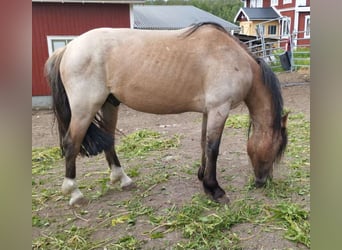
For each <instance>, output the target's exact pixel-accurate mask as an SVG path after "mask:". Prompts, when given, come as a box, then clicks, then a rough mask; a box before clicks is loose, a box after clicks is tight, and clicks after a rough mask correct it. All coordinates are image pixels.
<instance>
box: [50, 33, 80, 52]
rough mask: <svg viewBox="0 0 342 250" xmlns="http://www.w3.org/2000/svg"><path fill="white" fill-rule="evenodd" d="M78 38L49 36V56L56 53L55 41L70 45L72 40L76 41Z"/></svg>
mask: <svg viewBox="0 0 342 250" xmlns="http://www.w3.org/2000/svg"><path fill="white" fill-rule="evenodd" d="M76 37H77V36H47V37H46V39H47V43H48V51H49V56H50V55H52V53H53V52H54V51H55V49H54V47H53V41H65V45H66V44H68V43H69V42H70V41H71V40H73V39H75V38H76Z"/></svg>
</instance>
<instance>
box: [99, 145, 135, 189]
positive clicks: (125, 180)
mask: <svg viewBox="0 0 342 250" xmlns="http://www.w3.org/2000/svg"><path fill="white" fill-rule="evenodd" d="M105 155H106V159H107V162H108V166H109V168H110V170H111V173H110V182H111V184H115V183H116V182H118V181H120V186H121V188H122V189H126V190H127V189H131V188H132V187H134V183H133V181H132V179H131V178H130V177H128V175H127V174H126V173H125V171H124V170H123V168H122V167H121V164H120V162H119V159H118V157H117V155H116V152H115V150H114V149H111V150H108V151H105Z"/></svg>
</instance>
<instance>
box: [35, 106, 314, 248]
mask: <svg viewBox="0 0 342 250" xmlns="http://www.w3.org/2000/svg"><path fill="white" fill-rule="evenodd" d="M248 124H249V117H248V115H232V116H230V118H229V120H228V121H227V123H226V127H229V128H233V129H236V130H244V131H245V130H246V128H247V127H248ZM288 133H289V144H288V148H287V150H286V153H285V158H284V159H283V161H282V165H281V166H278V168H286V176H285V177H284V178H277V179H275V180H274V181H272V182H268V183H267V185H266V187H265V188H263V189H256V188H255V187H254V185H253V181H254V179H253V177H252V176H250V179H249V181H248V182H247V183H246V184H245V185H244V186H232V187H231V188H230V189H229V190H228V189H227V192H228V193H232V192H234V196H237V195H238V197H236V198H235V199H232V201H231V203H230V204H229V205H221V204H217V203H215V202H213V201H211V200H210V199H208V197H207V196H205V195H204V194H202V190H198V193H195V194H194V195H193V196H192V198H191V199H190V200H189V201H187V202H184V203H183V204H174V203H172V202H170V201H168V200H167V193H166V194H165V196H164V197H165V199H166V200H165V201H163V200H160V201H163V202H161V204H154V205H153V203H149V201H153V199H154V197H155V195H158V194H160V195H163V192H164V191H163V190H164V189H165V188H164V186H165V187H167V184H168V183H169V182H170V181H171V180H173V181H174V180H177V178H183V180H184V178H185V179H186V180H188V179H193V178H195V177H194V174H196V171H197V168H198V166H199V162H193V163H189V165H186V166H184V167H182V168H181V169H182V170H181V172H179V173H181V174H179V173H175V171H176V170H175V168H173V166H171V165H169V164H168V163H165V162H163V161H162V157H163V156H162V154H155V153H156V152H162V151H164V150H166V149H168V150H170V149H174V148H177V147H178V146H179V145H180V138H181V136H179V135H177V136H171V137H170V136H169V137H168V136H167V135H164V134H160V133H158V132H155V131H151V130H142V131H136V132H134V133H132V134H130V135H128V136H127V137H124V138H122V139H121V142H120V144H119V145H118V148H119V150H120V154H122V155H123V157H124V158H125V159H126V161H130V160H131V159H136V158H138V159H140V160H139V161H137V162H133V161H131V163H132V164H131V165H130V166H128V167H127V168H126V172H127V173H129V175H130V176H131V177H133V178H135V179H136V180H135V181H136V183H137V186H138V188H137V190H133V191H129V192H128V193H127V194H129V195H128V196H127V197H126V198H121V199H118V200H115V199H113V200H107V201H103V200H99V197H104V195H105V194H106V193H107V192H108V190H109V189H110V187H108V186H107V183H108V176H107V172H105V171H103V172H101V173H100V177H99V175H95V174H94V175H93V174H89V175H88V174H87V179H86V181H83V182H82V184H81V185H80V188H81V187H82V190H83V191H84V192H85V194H86V195H87V197H88V198H90V200H91V202H94V203H96V204H97V203H99V202H102V203H101V208H100V209H98V210H96V211H92V210H91V207H90V208H86V209H81V210H77V211H78V213H79V216H84V217H86V216H88V215H90V214H92V215H93V216H92V221H91V223H88V224H84V225H82V223H80V222H82V221H80V219H79V218H77V217H75V215H73V213H72V212H71V211H69V210H68V209H66V208H65V207H66V206H67V205H66V204H67V198H66V197H63V196H62V195H61V193H60V191H59V190H60V179H61V178H62V176H63V171H64V168H62V167H61V165H63V164H64V161H63V160H61V159H60V151H59V149H58V148H39V149H34V150H33V151H32V227H33V228H34V229H37V230H40V232H41V233H40V234H39V236H37V237H35V238H33V240H32V249H103V248H104V247H106V248H107V249H146V247H147V246H150V245H148V243H151V242H154V241H158V242H159V244H161V243H160V241H162V242H163V243H162V244H163V247H161V248H172V249H243V247H242V246H243V243H244V242H245V241H246V238H243V237H242V236H241V232H240V231H239V230H238V229H236V226H239V225H244V224H245V225H250V227H251V228H256V231H253V230H252V229H251V231H250V233H249V237H247V238H250V241H251V242H253V239H254V238H256V237H258V235H259V234H260V233H264V234H270V235H271V234H272V233H273V232H274V231H275V230H276V231H280V232H281V233H282V235H283V236H282V237H283V238H284V240H290V241H293V242H295V243H297V244H303V245H305V246H307V247H310V242H311V241H310V223H309V218H310V211H309V205H308V203H307V201H305V200H304V201H303V199H302V198H304V197H305V198H307V197H308V198H309V197H310V193H309V192H310V182H309V180H310V161H309V155H310V123H309V121H307V120H306V118H305V116H304V115H303V114H302V113H292V112H290V114H289V121H288ZM153 153H154V154H153ZM148 154H152V155H153V157H155V158H154V160H153V161H145V158H146V156H147V155H148ZM155 155H157V156H155ZM92 159H93V158H92ZM95 161H98V159H97V158H95ZM274 171H279V170H278V169H275V170H274ZM104 175H105V177H104ZM90 177H93V180H91V179H89V178H90ZM118 192H119V191H118ZM120 192H121V191H120ZM61 208H62V209H61ZM49 209H57V210H58V211H60V213H61V214H60V216H57V217H56V215H55V216H54V217H50V216H49V212H48V211H50V210H49ZM87 209H89V211H88V210H87ZM94 213H95V215H94ZM141 227H143V228H145V231H143V232H141V231H139V228H140V230H141ZM101 230H103V231H107V232H112V233H107V234H105V235H104V236H103V237H102V238H101V239H99V240H95V239H93V238H92V237H93V236H94V235H96V233H97V232H98V231H101ZM137 232H139V233H137ZM172 233H177V234H176V235H178V236H177V237H178V238H177V241H170V240H169V239H170V237H168V236H169V234H172ZM171 238H172V237H171Z"/></svg>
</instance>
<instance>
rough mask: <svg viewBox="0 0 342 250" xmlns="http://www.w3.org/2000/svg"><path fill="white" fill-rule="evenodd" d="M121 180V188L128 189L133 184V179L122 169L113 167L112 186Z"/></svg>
mask: <svg viewBox="0 0 342 250" xmlns="http://www.w3.org/2000/svg"><path fill="white" fill-rule="evenodd" d="M119 180H120V182H121V185H120V186H121V187H127V186H129V185H131V184H132V183H133V181H132V179H131V178H129V177H128V176H127V175H126V173H125V172H124V170H123V169H122V167H117V166H112V172H111V173H110V182H111V183H112V184H114V183H116V182H118V181H119Z"/></svg>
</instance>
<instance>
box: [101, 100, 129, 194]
mask: <svg viewBox="0 0 342 250" xmlns="http://www.w3.org/2000/svg"><path fill="white" fill-rule="evenodd" d="M101 111H102V117H103V126H104V129H105V130H106V131H107V132H109V133H112V134H113V136H114V134H115V128H116V123H117V118H118V111H119V106H114V105H113V104H111V103H109V102H106V103H105V104H104V105H103V107H102V109H101ZM105 156H106V160H107V162H108V166H109V168H110V170H111V174H110V181H111V183H112V184H114V183H116V182H118V181H120V182H121V188H123V189H128V188H130V187H132V186H133V181H132V179H131V178H129V177H128V176H127V175H126V173H125V172H124V170H123V168H122V167H121V164H120V161H119V159H118V156H117V154H116V151H115V145H114V147H112V148H110V149H109V150H105Z"/></svg>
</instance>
